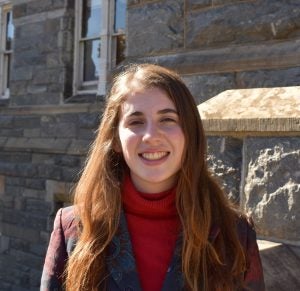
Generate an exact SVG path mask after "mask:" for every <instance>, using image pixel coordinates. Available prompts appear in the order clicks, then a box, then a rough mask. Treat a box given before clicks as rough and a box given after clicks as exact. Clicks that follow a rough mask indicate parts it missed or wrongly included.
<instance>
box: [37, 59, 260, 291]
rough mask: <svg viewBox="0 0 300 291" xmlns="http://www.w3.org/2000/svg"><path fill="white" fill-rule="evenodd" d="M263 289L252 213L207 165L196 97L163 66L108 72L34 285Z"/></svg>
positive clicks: (197, 290)
mask: <svg viewBox="0 0 300 291" xmlns="http://www.w3.org/2000/svg"><path fill="white" fill-rule="evenodd" d="M63 288H66V290H72V291H73V290H75V291H79V290H125V289H126V290H127V289H128V290H143V291H153V290H154V291H156V290H164V291H168V290H172V291H173V290H192V291H200V290H209V291H210V290H222V291H223V290H225V291H226V290H255V291H259V290H264V281H263V273H262V266H261V262H260V257H259V253H258V247H257V243H256V235H255V231H254V229H253V224H252V223H251V220H250V219H248V218H247V217H246V216H244V215H243V214H242V213H240V212H239V211H238V210H237V209H235V207H234V206H233V205H231V204H230V202H229V201H228V199H227V198H226V195H225V194H224V193H223V191H222V190H221V188H220V187H219V186H218V184H217V183H216V182H215V181H214V179H213V178H212V177H211V175H210V173H209V171H208V169H207V165H206V142H205V136H204V131H203V127H202V122H201V119H200V116H199V114H198V110H197V106H196V104H195V101H194V98H193V96H192V95H191V93H190V92H189V90H188V89H187V87H186V86H185V84H184V83H183V82H182V80H181V79H180V77H179V76H178V75H177V74H176V73H175V72H173V71H170V70H168V69H166V68H163V67H160V66H156V65H150V64H143V65H132V66H130V67H128V68H126V69H125V70H124V72H122V73H120V75H119V76H117V77H116V78H115V80H114V82H113V86H112V89H111V92H110V96H109V98H108V99H107V104H106V108H105V111H104V114H103V118H102V121H101V124H100V127H99V130H98V135H97V137H96V140H95V142H94V144H93V146H92V148H91V151H90V155H89V157H88V160H87V163H86V166H85V169H84V171H83V173H82V176H81V178H80V180H79V183H78V185H77V187H76V191H75V198H74V206H71V207H68V208H64V209H61V210H59V211H58V213H57V216H56V219H55V222H54V230H53V232H52V235H51V239H50V243H49V247H48V251H47V256H46V259H45V265H44V270H43V276H42V282H41V290H61V289H63Z"/></svg>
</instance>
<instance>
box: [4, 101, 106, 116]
mask: <svg viewBox="0 0 300 291" xmlns="http://www.w3.org/2000/svg"><path fill="white" fill-rule="evenodd" d="M103 102H104V101H103ZM102 107H103V103H102V102H99V103H98V104H91V103H83V104H61V105H53V106H49V105H45V106H11V107H4V108H0V115H4V114H5V115H9V114H10V115H25V114H26V115H27V114H47V115H48V114H61V113H85V112H87V113H92V112H100V111H101V108H102Z"/></svg>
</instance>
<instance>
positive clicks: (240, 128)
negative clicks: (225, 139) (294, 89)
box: [202, 118, 300, 136]
mask: <svg viewBox="0 0 300 291" xmlns="http://www.w3.org/2000/svg"><path fill="white" fill-rule="evenodd" d="M202 122H203V127H204V129H205V132H206V133H207V134H208V135H216V134H218V135H219V134H222V135H224V134H225V135H227V134H230V135H231V133H240V132H242V133H243V134H244V135H260V134H262V133H263V134H264V135H268V136H271V135H275V136H278V135H282V136H284V135H288V136H300V118H280V119H272V118H260V119H254V118H253V119H240V120H238V119H203V120H202Z"/></svg>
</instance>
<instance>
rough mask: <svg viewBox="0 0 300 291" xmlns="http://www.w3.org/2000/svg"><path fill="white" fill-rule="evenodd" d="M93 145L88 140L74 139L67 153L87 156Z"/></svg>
mask: <svg viewBox="0 0 300 291" xmlns="http://www.w3.org/2000/svg"><path fill="white" fill-rule="evenodd" d="M90 145H91V141H89V140H86V139H73V140H72V142H71V144H70V146H69V147H68V150H67V153H68V154H70V155H86V154H87V152H88V150H89V148H90Z"/></svg>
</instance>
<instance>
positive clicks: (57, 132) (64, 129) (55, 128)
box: [41, 123, 77, 138]
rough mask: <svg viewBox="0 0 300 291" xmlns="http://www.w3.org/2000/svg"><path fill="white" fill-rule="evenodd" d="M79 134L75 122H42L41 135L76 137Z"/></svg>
mask: <svg viewBox="0 0 300 291" xmlns="http://www.w3.org/2000/svg"><path fill="white" fill-rule="evenodd" d="M76 136H77V127H76V124H74V123H54V124H52V123H42V127H41V137H44V138H45V137H51V138H53V137H54V138H74V137H76Z"/></svg>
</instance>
